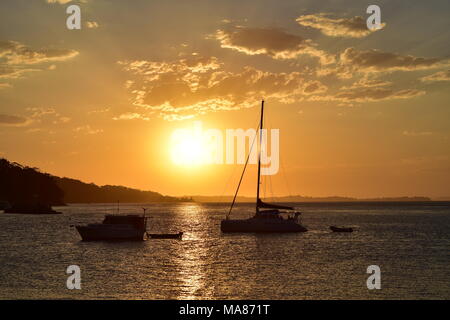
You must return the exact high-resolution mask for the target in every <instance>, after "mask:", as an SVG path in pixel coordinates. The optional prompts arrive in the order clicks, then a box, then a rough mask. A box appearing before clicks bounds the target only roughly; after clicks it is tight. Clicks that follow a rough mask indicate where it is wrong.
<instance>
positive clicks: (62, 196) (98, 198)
mask: <svg viewBox="0 0 450 320" xmlns="http://www.w3.org/2000/svg"><path fill="white" fill-rule="evenodd" d="M117 201H120V202H128V203H133V202H135V203H145V202H185V201H192V199H190V198H184V197H171V196H165V195H162V194H160V193H158V192H154V191H142V190H137V189H132V188H127V187H123V186H111V185H106V186H98V185H96V184H93V183H84V182H82V181H79V180H75V179H70V178H61V177H57V176H53V175H50V174H48V173H43V172H41V171H40V170H39V169H37V168H31V167H27V166H23V165H21V164H19V163H16V162H10V161H8V160H6V159H4V158H0V210H1V209H3V208H7V207H12V208H13V209H14V207H16V208H18V210H19V208H20V211H24V208H28V210H26V211H34V208H39V209H41V208H43V207H49V206H61V205H65V204H67V203H112V202H117ZM12 211H14V210H12Z"/></svg>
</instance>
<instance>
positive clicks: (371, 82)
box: [341, 77, 392, 90]
mask: <svg viewBox="0 0 450 320" xmlns="http://www.w3.org/2000/svg"><path fill="white" fill-rule="evenodd" d="M389 85H392V82H390V81H384V80H380V79H368V78H367V77H364V78H361V79H360V80H358V81H356V82H354V83H352V85H350V86H344V87H342V88H341V89H343V90H347V89H357V88H374V87H384V86H389Z"/></svg>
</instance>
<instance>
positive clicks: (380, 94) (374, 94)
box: [310, 88, 425, 102]
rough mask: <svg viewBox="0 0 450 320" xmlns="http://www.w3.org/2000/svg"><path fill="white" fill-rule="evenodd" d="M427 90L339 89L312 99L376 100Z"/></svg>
mask: <svg viewBox="0 0 450 320" xmlns="http://www.w3.org/2000/svg"><path fill="white" fill-rule="evenodd" d="M424 94H425V91H422V90H417V89H399V90H394V89H392V88H358V89H353V90H343V91H339V92H337V93H336V94H334V95H327V96H313V97H311V98H310V100H311V101H340V102H374V101H382V100H392V99H409V98H414V97H417V96H421V95H424Z"/></svg>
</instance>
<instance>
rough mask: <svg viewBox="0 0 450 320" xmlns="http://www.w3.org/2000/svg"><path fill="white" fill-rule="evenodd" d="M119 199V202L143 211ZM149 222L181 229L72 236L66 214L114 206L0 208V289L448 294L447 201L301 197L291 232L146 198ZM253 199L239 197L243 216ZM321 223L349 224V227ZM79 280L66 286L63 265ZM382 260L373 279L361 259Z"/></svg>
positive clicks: (61, 295) (92, 213)
mask: <svg viewBox="0 0 450 320" xmlns="http://www.w3.org/2000/svg"><path fill="white" fill-rule="evenodd" d="M141 207H143V205H142V204H139V205H121V212H122V213H141V212H142V209H141ZM145 207H147V208H148V211H147V213H149V214H150V215H151V219H150V221H149V226H148V229H149V231H151V232H155V233H157V232H178V231H183V232H184V238H183V240H182V241H179V240H148V241H144V242H135V243H133V242H127V243H107V242H81V241H80V237H79V235H78V233H77V231H76V230H75V228H73V227H71V225H77V224H86V223H92V222H97V221H101V220H102V218H103V215H104V214H105V213H111V212H114V210H115V205H110V204H102V205H70V206H67V207H61V208H58V210H60V211H63V212H64V214H63V215H54V216H30V215H12V214H0V298H1V299H11V298H20V299H22V298H28V299H35V298H45V299H55V298H56V299H431V298H437V299H449V298H450V268H449V262H450V255H449V252H450V250H449V249H450V203H439V204H435V205H430V204H414V205H405V204H399V203H397V204H326V203H322V204H306V205H303V206H302V208H303V212H304V214H303V221H304V224H305V225H307V226H308V227H309V229H310V231H309V232H307V233H299V234H276V235H275V234H273V235H267V234H264V235H256V234H226V235H225V234H221V232H220V230H219V224H220V220H221V219H222V218H223V216H224V212H225V211H226V208H227V207H226V205H222V204H196V203H185V204H149V205H145ZM253 210H254V208H253V205H247V204H239V205H237V207H236V210H235V212H236V213H235V214H234V217H240V218H244V217H247V216H249V215H250V214H251V212H252V211H253ZM330 225H345V226H353V227H355V228H356V230H357V231H356V232H354V233H352V234H339V233H331V232H330V231H329V230H328V227H329V226H330ZM73 264H76V265H79V266H80V268H81V281H82V283H81V285H82V289H81V290H68V289H67V288H66V279H67V277H68V275H67V274H66V273H65V271H66V268H67V267H68V266H69V265H73ZM369 265H379V266H380V268H381V286H382V289H381V290H368V289H367V286H366V280H367V277H368V276H369V275H368V274H367V273H366V269H367V267H368V266H369Z"/></svg>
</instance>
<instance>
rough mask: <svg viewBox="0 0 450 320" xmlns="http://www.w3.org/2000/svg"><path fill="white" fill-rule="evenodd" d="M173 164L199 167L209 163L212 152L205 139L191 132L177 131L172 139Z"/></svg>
mask: <svg viewBox="0 0 450 320" xmlns="http://www.w3.org/2000/svg"><path fill="white" fill-rule="evenodd" d="M170 153H171V158H172V162H173V163H174V164H176V165H181V166H199V165H203V164H206V163H208V159H209V158H210V152H209V148H208V145H207V144H206V143H205V141H204V138H203V137H202V136H200V135H196V134H192V133H191V132H189V131H186V132H180V131H175V132H174V133H173V135H172V138H171V143H170Z"/></svg>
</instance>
